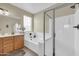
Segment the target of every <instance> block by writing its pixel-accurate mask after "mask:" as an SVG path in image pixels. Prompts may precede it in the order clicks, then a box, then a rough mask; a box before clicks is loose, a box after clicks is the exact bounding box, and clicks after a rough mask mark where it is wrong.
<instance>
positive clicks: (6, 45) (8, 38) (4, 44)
mask: <svg viewBox="0 0 79 59" xmlns="http://www.w3.org/2000/svg"><path fill="white" fill-rule="evenodd" d="M23 47H24V35H23V34H14V35H3V36H1V35H0V54H7V53H9V52H13V51H15V50H17V49H21V48H23Z"/></svg>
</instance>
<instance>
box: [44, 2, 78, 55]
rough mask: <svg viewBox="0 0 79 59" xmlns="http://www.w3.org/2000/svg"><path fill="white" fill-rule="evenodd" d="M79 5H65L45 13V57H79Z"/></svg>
mask: <svg viewBox="0 0 79 59" xmlns="http://www.w3.org/2000/svg"><path fill="white" fill-rule="evenodd" d="M78 19H79V4H73V3H71V4H67V3H65V4H63V5H61V6H58V7H56V8H53V9H49V10H46V11H45V12H44V28H43V30H44V51H43V52H44V55H46V56H77V55H78V56H79V51H78V50H79V43H78V42H79V40H78V39H79V33H78V32H79V31H78V30H79V20H78Z"/></svg>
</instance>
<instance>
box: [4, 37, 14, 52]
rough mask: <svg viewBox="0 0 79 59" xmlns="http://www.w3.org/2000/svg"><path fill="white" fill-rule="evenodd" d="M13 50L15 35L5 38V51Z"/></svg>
mask: <svg viewBox="0 0 79 59" xmlns="http://www.w3.org/2000/svg"><path fill="white" fill-rule="evenodd" d="M11 51H13V37H5V38H3V52H4V53H7V52H11Z"/></svg>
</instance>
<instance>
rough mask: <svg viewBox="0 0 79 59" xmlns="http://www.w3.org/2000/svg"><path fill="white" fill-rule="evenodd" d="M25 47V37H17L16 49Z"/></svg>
mask: <svg viewBox="0 0 79 59" xmlns="http://www.w3.org/2000/svg"><path fill="white" fill-rule="evenodd" d="M23 47H24V36H22V35H18V36H15V49H20V48H23Z"/></svg>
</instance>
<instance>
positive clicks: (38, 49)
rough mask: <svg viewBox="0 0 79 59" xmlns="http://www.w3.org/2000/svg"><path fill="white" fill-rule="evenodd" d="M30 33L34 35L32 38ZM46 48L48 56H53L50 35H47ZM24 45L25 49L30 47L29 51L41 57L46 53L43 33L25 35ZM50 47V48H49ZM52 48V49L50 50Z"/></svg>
mask: <svg viewBox="0 0 79 59" xmlns="http://www.w3.org/2000/svg"><path fill="white" fill-rule="evenodd" d="M29 33H32V36H31V37H30V35H29ZM34 35H36V38H34V37H33V36H34ZM45 35H46V37H45V38H46V39H45V42H46V46H45V51H46V53H45V54H46V55H49V56H50V55H52V46H50V45H52V43H50V42H52V41H51V35H50V34H49V33H46V34H45ZM24 37H25V39H24V45H25V47H28V48H29V49H31V50H32V51H34V52H35V53H37V54H38V55H39V56H43V55H44V53H43V51H44V49H43V48H44V41H43V33H40V32H36V33H34V32H25V34H24ZM48 45H49V46H48ZM49 48H50V49H49Z"/></svg>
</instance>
